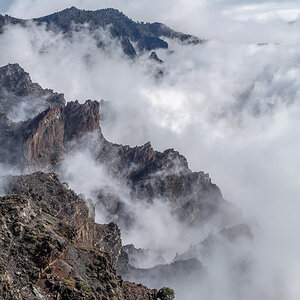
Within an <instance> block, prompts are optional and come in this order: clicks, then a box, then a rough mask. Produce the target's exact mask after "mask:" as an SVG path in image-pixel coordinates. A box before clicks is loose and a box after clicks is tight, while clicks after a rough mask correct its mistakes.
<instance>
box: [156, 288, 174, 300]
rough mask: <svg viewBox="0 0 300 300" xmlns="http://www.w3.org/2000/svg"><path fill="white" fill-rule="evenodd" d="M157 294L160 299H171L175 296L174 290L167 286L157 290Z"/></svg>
mask: <svg viewBox="0 0 300 300" xmlns="http://www.w3.org/2000/svg"><path fill="white" fill-rule="evenodd" d="M157 296H158V299H160V300H173V299H174V298H175V292H174V291H173V290H172V289H170V288H168V287H163V288H161V289H160V290H159V291H158V294H157Z"/></svg>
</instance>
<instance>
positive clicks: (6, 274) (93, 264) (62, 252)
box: [0, 173, 158, 300]
mask: <svg viewBox="0 0 300 300" xmlns="http://www.w3.org/2000/svg"><path fill="white" fill-rule="evenodd" d="M5 191H6V193H7V196H5V197H1V198H0V214H1V231H0V237H1V239H0V248H1V253H0V291H1V299H102V300H103V299H132V300H133V299H149V300H150V299H157V298H158V292H157V291H156V290H150V289H148V288H146V287H144V286H142V285H140V284H139V285H137V284H134V283H131V282H126V281H123V280H122V278H121V277H120V276H117V275H116V270H115V262H114V256H113V255H111V254H112V252H114V250H116V249H114V248H113V247H112V245H113V244H114V242H115V243H117V244H118V243H119V245H120V239H119V231H118V230H117V231H116V232H115V226H114V225H113V224H109V225H99V224H96V223H95V222H94V219H93V218H91V217H90V216H89V209H88V207H87V206H86V204H85V202H84V200H82V199H80V198H79V197H78V196H77V195H76V194H75V193H74V192H73V191H71V190H68V189H66V188H65V187H64V185H63V184H61V183H60V182H59V180H58V179H57V177H56V175H55V174H44V173H34V174H31V175H25V176H16V177H9V178H7V185H6V190H5ZM114 239H117V240H116V241H115V240H114ZM116 247H117V248H118V245H116ZM108 249H109V251H107V250H108Z"/></svg>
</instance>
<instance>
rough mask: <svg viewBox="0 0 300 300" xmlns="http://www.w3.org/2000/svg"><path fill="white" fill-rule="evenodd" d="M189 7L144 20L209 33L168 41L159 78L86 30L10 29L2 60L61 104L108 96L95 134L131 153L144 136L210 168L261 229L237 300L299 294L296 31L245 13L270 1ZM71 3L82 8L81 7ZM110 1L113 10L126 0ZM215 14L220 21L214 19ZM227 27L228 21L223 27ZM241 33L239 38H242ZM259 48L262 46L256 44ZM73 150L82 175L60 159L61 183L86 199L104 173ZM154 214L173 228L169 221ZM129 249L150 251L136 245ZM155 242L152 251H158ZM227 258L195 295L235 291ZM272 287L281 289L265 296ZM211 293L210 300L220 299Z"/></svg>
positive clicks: (49, 5) (17, 10)
mask: <svg viewBox="0 0 300 300" xmlns="http://www.w3.org/2000/svg"><path fill="white" fill-rule="evenodd" d="M69 2H70V1H65V2H64V1H62V2H54V5H55V6H53V1H51V2H50V1H49V2H47V1H43V6H42V5H41V3H42V2H39V1H34V2H28V1H22V2H21V1H20V2H14V3H13V5H12V6H11V7H10V10H9V12H14V14H16V15H19V16H24V17H26V13H25V12H26V11H28V10H26V7H27V6H26V5H29V4H30V5H32V7H34V9H36V11H33V12H32V14H40V13H48V12H50V10H53V8H54V9H55V10H58V9H61V8H64V7H65V6H66V5H67V6H70V5H69ZM72 2H73V1H72ZM74 2H76V1H74ZM22 3H23V4H22ZM101 3H102V2H101ZM133 3H134V2H133ZM195 3H196V2H192V1H191V3H190V5H186V6H187V7H188V9H187V10H185V9H183V2H181V1H177V2H176V4H173V6H172V9H171V12H170V16H169V17H168V18H167V17H166V14H167V13H166V12H167V6H168V5H169V6H170V3H169V2H167V4H161V5H162V7H161V8H160V10H159V13H157V10H155V11H154V9H153V8H152V9H150V10H149V11H148V10H147V11H148V14H149V15H148V16H147V15H146V19H149V20H152V18H154V17H157V16H161V17H160V20H163V21H168V20H169V21H170V25H172V24H175V25H176V29H180V30H182V31H184V30H186V29H187V28H189V27H190V28H193V30H192V33H202V32H204V31H205V30H206V29H207V36H210V37H215V39H213V40H211V41H209V42H208V43H206V44H205V45H199V46H183V45H180V44H178V43H175V42H172V41H170V49H171V50H174V53H172V54H170V53H169V51H165V50H161V51H158V55H159V57H160V58H162V59H163V60H164V67H163V68H164V74H165V75H164V77H162V78H160V79H157V78H155V76H153V73H154V72H155V69H156V68H157V66H156V65H155V64H154V63H152V62H150V61H148V59H147V57H148V55H149V53H147V54H145V55H143V56H141V57H140V58H139V59H138V60H137V61H136V62H132V61H131V60H129V59H127V58H126V57H124V56H123V54H122V51H121V48H120V46H119V44H118V41H115V40H112V39H111V38H110V36H109V34H108V33H107V32H106V31H105V30H99V31H98V32H97V34H99V35H101V36H102V39H103V40H105V41H106V44H107V48H106V49H107V50H106V51H99V49H98V48H97V46H96V42H95V40H94V39H93V37H92V36H91V35H90V34H89V32H88V31H87V30H82V31H80V32H76V33H74V35H73V37H72V38H71V40H70V39H66V38H65V37H64V36H63V35H54V34H53V33H51V32H46V31H45V28H44V27H36V26H35V25H33V24H32V25H31V26H30V27H29V28H28V29H24V28H20V27H8V28H7V30H6V31H5V32H4V34H3V35H1V36H0V44H1V55H0V64H1V65H5V64H7V63H9V62H18V63H20V65H21V66H22V67H24V68H25V70H26V71H28V72H29V73H30V74H31V77H32V79H33V80H34V81H36V82H39V83H40V84H41V85H42V86H43V87H49V88H52V89H54V90H56V91H58V92H64V93H65V95H66V98H67V100H75V99H78V100H79V101H81V102H83V101H84V100H85V99H86V98H91V99H97V100H100V99H101V98H104V99H105V100H110V101H111V105H112V108H113V113H114V116H115V117H114V118H113V119H112V121H106V122H105V123H104V124H103V128H102V129H103V132H104V135H105V136H106V137H107V139H108V140H111V141H114V142H118V143H123V144H130V145H133V146H134V145H136V144H142V143H145V142H147V141H148V140H151V142H152V144H153V146H154V148H156V149H159V150H162V149H165V148H169V147H174V148H175V149H176V150H180V152H181V153H182V154H184V155H185V156H186V157H187V159H188V161H189V162H190V167H191V168H192V169H194V170H205V171H208V172H209V173H210V174H211V176H212V178H213V181H214V182H216V183H217V184H218V185H219V186H220V187H221V189H222V191H223V194H224V196H225V198H227V199H229V200H230V201H232V202H234V203H236V204H237V205H238V206H239V207H241V208H242V209H243V211H244V214H245V215H246V216H249V217H251V216H254V217H255V218H256V219H257V221H258V223H259V225H260V228H261V231H260V233H259V234H258V235H257V248H256V249H255V251H254V252H255V253H258V254H259V255H256V259H257V265H256V267H257V269H256V270H255V272H254V275H255V276H256V277H255V276H254V277H255V278H256V279H257V280H256V281H255V284H254V285H250V287H252V288H251V289H246V290H244V291H247V292H249V293H250V294H249V295H247V296H245V298H244V299H253V298H255V297H254V296H253V294H251V291H255V289H256V290H259V291H261V293H259V295H260V296H261V298H260V299H276V298H275V296H277V299H282V298H284V299H288V300H294V299H298V298H299V295H300V290H299V287H298V278H299V274H300V264H299V259H298V253H299V250H300V249H299V245H300V241H299V238H298V236H299V234H298V231H299V228H300V222H299V218H298V211H299V208H300V207H299V206H300V203H299V200H298V199H299V196H300V190H299V165H300V155H299V146H300V145H299V138H298V133H299V128H300V124H299V113H300V106H299V88H300V82H299V78H300V76H299V75H300V74H299V73H300V65H299V62H300V59H299V58H300V57H299V50H298V49H299V40H298V39H297V35H299V28H298V27H297V25H295V26H293V27H291V25H287V24H286V23H285V20H284V21H283V20H282V19H285V18H282V17H281V16H279V17H278V16H277V15H276V18H275V17H273V14H272V16H271V17H270V16H267V17H266V18H260V17H259V18H258V17H257V16H255V17H254V18H253V11H254V10H255V9H254V8H255V6H254V5H257V7H259V9H258V10H260V11H261V12H263V9H265V11H269V8H270V7H271V6H272V7H273V8H275V6H274V5H275V4H274V3H273V2H269V1H268V2H265V4H264V5H265V8H263V6H261V5H258V4H252V3H250V4H249V3H247V2H245V1H244V2H243V3H242V5H244V9H242V6H239V9H237V10H234V9H231V8H232V7H234V5H236V2H232V3H229V4H228V3H227V4H226V3H223V2H216V3H215V5H220V6H221V7H220V9H219V11H218V13H217V15H214V18H211V17H212V16H213V15H211V13H212V12H211V11H210V10H209V8H211V7H213V6H210V5H208V4H207V3H206V2H198V4H195ZM72 4H75V5H78V6H79V7H81V6H80V2H79V1H78V3H72ZM105 4H106V3H105V2H103V5H105ZM117 4H118V7H120V8H121V9H122V5H125V2H118V3H117V2H116V5H117ZM127 4H128V3H127ZM93 5H96V3H94V4H93V2H92V1H91V2H90V6H89V7H88V5H86V6H85V7H86V8H96V7H95V6H93ZM97 5H99V2H98V1H97ZM135 5H136V6H134V5H133V4H132V7H131V5H129V6H128V7H127V11H128V12H130V11H131V12H132V15H133V16H134V17H139V19H142V18H143V15H142V14H141V8H142V7H143V8H144V9H145V8H147V7H148V6H147V5H149V2H147V1H142V2H140V4H137V3H135ZM194 5H195V6H194ZM286 5H288V3H286V4H285V6H280V9H281V11H283V10H285V9H287V10H288V8H285V7H286ZM109 6H112V4H110V5H109ZM41 7H42V8H43V9H44V10H43V11H41V10H40V9H41ZM228 7H229V8H228ZM247 7H248V8H247ZM251 7H252V8H253V9H251ZM268 7H269V8H268ZM290 7H294V8H295V10H297V5H296V3H295V2H290ZM97 8H98V7H97ZM124 8H125V6H124ZM191 8H195V11H196V12H199V11H203V14H204V12H205V13H206V12H207V15H206V18H205V17H204V20H203V24H204V25H205V26H206V25H207V24H212V26H211V27H205V26H204V25H203V24H202V23H201V22H202V20H200V21H198V20H197V17H196V15H195V13H194V11H193V10H192V9H191ZM155 9H156V8H155ZM280 9H279V10H280ZM145 10H146V9H145ZM258 10H257V9H256V12H257V11H258ZM127 11H126V10H125V12H127ZM224 11H225V14H224V13H222V14H221V15H222V18H221V19H218V16H219V13H220V12H224ZM226 11H227V13H226ZM152 12H153V14H152V15H151V13H152ZM181 12H182V14H181ZM241 12H242V14H240V13H241ZM243 14H244V15H245V16H246V17H245V16H242V15H243ZM228 15H229V16H230V18H229V17H228ZM237 15H239V16H238V17H237ZM27 16H28V17H29V15H27ZM183 16H185V17H186V16H189V18H190V19H191V21H189V20H188V21H187V22H186V23H187V24H186V25H185V26H182V27H180V26H181V25H182V24H183V20H182V18H183ZM247 16H248V17H247ZM293 18H294V16H293ZM207 19H210V22H209V23H207ZM232 24H235V25H234V27H233V28H232V27H231V25H232ZM168 25H169V23H168ZM201 26H203V27H201ZM262 29H263V30H262ZM245 32H247V33H248V34H249V36H247V37H245ZM265 41H267V42H272V43H269V44H268V45H257V43H258V42H265ZM277 42H280V44H277ZM116 87H117V88H116ZM78 155H79V156H78V157H76V156H75V158H74V159H75V160H76V161H82V162H84V163H86V162H89V163H90V162H91V164H87V165H86V166H85V167H86V168H87V169H82V166H81V165H79V167H78V169H76V168H75V165H74V164H72V161H71V162H69V164H68V161H66V164H67V165H66V170H67V171H69V173H67V175H68V176H69V177H70V178H71V177H72V176H73V177H74V175H75V178H74V179H73V180H72V179H70V182H71V184H73V186H71V187H73V188H74V189H75V190H76V192H79V193H80V192H81V193H85V194H86V196H87V197H93V194H92V193H91V191H93V189H94V186H95V185H98V181H100V180H101V179H103V178H107V174H106V173H103V172H104V171H103V170H102V169H101V166H95V165H94V162H93V161H92V158H90V157H89V154H88V153H84V154H82V153H79V154H78ZM80 155H83V156H80ZM70 159H71V158H70ZM72 159H73V158H72ZM78 170H80V172H82V173H81V174H85V173H84V172H83V171H86V170H87V171H86V172H87V173H89V174H93V176H92V177H93V178H94V179H95V182H91V181H89V182H85V184H84V185H82V182H83V181H82V180H80V181H79V182H77V181H76V180H78V179H79V178H77V177H76V174H79V173H80V172H79V171H78ZM91 171H92V173H91ZM86 184H88V185H86ZM107 184H109V182H108V183H107ZM160 205H161V204H160V203H158V204H157V206H154V207H153V208H150V209H149V211H147V212H146V218H145V219H146V220H148V221H149V222H145V223H142V224H140V225H141V226H139V228H140V230H138V231H136V232H135V233H134V234H135V235H132V232H131V233H130V234H129V233H128V236H126V235H125V240H126V241H128V242H131V241H133V242H136V241H139V240H141V236H143V235H144V234H145V232H150V229H153V226H154V225H156V226H158V228H163V227H166V224H164V223H160V222H159V221H161V219H160V218H158V220H157V221H155V222H154V223H152V222H151V221H153V220H151V216H153V215H155V214H156V215H157V214H158V212H159V211H161V210H162V209H161V206H160ZM148 212H149V214H148ZM164 217H165V218H166V220H168V222H167V223H168V224H172V222H173V220H172V219H170V216H169V215H167V216H164ZM153 224H154V225H153ZM173 227H175V228H176V225H174V226H173ZM155 228H157V227H155ZM158 231H159V229H157V232H158ZM180 233H181V232H180V230H178V231H177V230H175V231H174V232H173V231H172V232H171V234H172V237H171V238H169V239H166V235H167V234H168V231H165V232H162V235H161V237H160V240H159V241H163V240H166V241H168V242H169V241H170V245H169V246H168V247H169V248H172V246H173V245H174V244H176V243H177V242H178V241H179V240H180V236H181V235H180ZM125 234H126V233H125ZM201 234H202V235H204V233H203V232H202V233H199V239H198V241H200V240H201V239H202V238H203V237H204V236H205V235H204V236H201ZM130 236H131V238H132V240H130ZM193 238H194V236H193ZM143 242H144V244H143ZM138 246H143V247H149V246H151V245H149V244H147V243H146V241H142V243H141V245H138ZM153 246H154V247H155V248H156V249H157V248H159V246H160V245H153ZM164 246H166V247H167V245H164ZM186 246H187V247H188V246H189V245H188V242H186ZM156 249H155V250H156ZM241 249H242V250H244V249H243V248H242V247H241ZM249 255H250V254H249ZM169 256H170V257H171V255H169ZM226 258H227V256H225V257H223V256H222V255H216V256H215V259H216V260H214V261H213V262H212V263H211V265H210V266H211V267H212V270H213V271H214V272H212V278H211V279H209V280H208V282H207V285H206V286H207V287H211V288H209V289H208V290H205V289H204V290H203V293H204V295H205V293H206V292H207V293H209V291H211V290H213V288H214V284H216V283H217V284H218V287H219V288H220V290H221V291H224V295H226V296H227V298H228V299H231V300H232V299H235V298H234V297H236V298H238V296H240V295H234V296H233V295H232V293H231V290H232V289H234V287H232V286H231V285H230V283H231V281H230V282H227V281H226V280H225V281H224V280H222V278H227V277H226V276H227V275H228V273H227V272H229V271H231V269H230V268H228V267H222V268H220V265H222V266H223V264H226ZM274 274H275V275H276V276H273V275H274ZM258 275H259V276H258ZM279 275H280V276H279ZM276 286H277V287H278V289H282V291H278V290H277V289H275V287H276ZM282 293H283V294H282ZM219 295H220V294H215V295H212V296H211V297H212V299H218V297H219ZM255 296H257V295H255ZM224 297H225V296H224ZM251 297H252V298H251ZM188 299H190V296H189V298H188ZM256 299H258V298H256Z"/></svg>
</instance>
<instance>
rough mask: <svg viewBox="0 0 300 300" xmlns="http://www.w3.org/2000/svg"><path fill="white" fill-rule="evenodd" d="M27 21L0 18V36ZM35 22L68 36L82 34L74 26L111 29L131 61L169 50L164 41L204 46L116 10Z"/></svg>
mask: <svg viewBox="0 0 300 300" xmlns="http://www.w3.org/2000/svg"><path fill="white" fill-rule="evenodd" d="M28 21H29V20H23V19H17V18H13V17H10V16H8V15H5V16H3V15H0V33H1V32H3V30H4V27H5V25H7V24H10V23H11V24H13V25H16V24H19V25H22V26H26V24H27V22H28ZM32 21H33V22H34V23H36V24H37V25H42V24H46V27H47V30H52V31H62V32H63V33H65V34H71V33H72V31H73V30H75V31H76V30H80V29H78V28H77V29H76V28H74V26H73V25H74V24H77V25H83V24H89V30H90V31H93V30H95V29H97V28H108V30H109V32H110V34H111V36H112V37H113V38H117V39H118V40H120V42H121V45H122V48H123V51H124V53H125V54H127V55H128V56H130V57H135V56H136V55H137V53H138V52H141V51H145V50H146V51H151V50H155V49H167V48H168V43H167V42H166V41H164V40H163V39H162V38H161V37H167V38H171V39H177V40H179V41H180V42H185V43H190V44H199V43H203V42H204V40H202V39H199V38H197V37H195V36H192V35H188V34H184V33H181V32H176V31H174V30H172V29H171V28H169V27H167V26H166V25H164V24H162V23H158V22H155V23H144V22H134V21H133V20H132V19H130V18H128V17H127V16H126V15H124V14H123V13H122V12H120V11H119V10H117V9H114V8H105V9H99V10H94V11H92V10H82V9H78V8H76V7H74V6H73V7H71V8H67V9H64V10H62V11H59V12H56V13H53V14H50V15H47V16H43V17H40V18H33V19H32ZM96 39H97V38H96ZM97 42H98V44H99V45H101V44H102V43H101V40H97ZM135 43H136V44H137V46H136V47H135V46H134V44H135Z"/></svg>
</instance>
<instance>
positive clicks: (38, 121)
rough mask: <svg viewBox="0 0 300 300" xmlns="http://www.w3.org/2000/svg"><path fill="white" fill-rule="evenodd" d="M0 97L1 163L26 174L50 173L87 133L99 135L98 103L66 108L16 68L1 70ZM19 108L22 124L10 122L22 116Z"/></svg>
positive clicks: (59, 97)
mask: <svg viewBox="0 0 300 300" xmlns="http://www.w3.org/2000/svg"><path fill="white" fill-rule="evenodd" d="M0 93H1V95H0V126H1V133H0V142H1V151H0V162H2V163H6V164H10V165H15V166H17V167H19V168H20V169H27V170H41V169H47V168H48V169H51V168H52V169H53V168H54V167H55V166H56V165H57V164H58V163H59V162H60V161H61V159H62V158H63V157H64V155H65V153H67V151H68V149H69V148H71V147H74V144H76V141H78V140H79V139H80V138H82V137H83V136H84V135H85V134H86V133H93V132H97V133H99V134H101V131H100V127H99V122H100V115H99V109H100V106H99V103H98V102H96V101H91V100H88V101H86V102H85V103H84V104H79V103H78V101H75V102H69V103H68V104H67V105H65V99H64V97H63V95H62V94H57V93H54V92H53V91H52V90H48V89H46V90H44V89H42V88H41V87H40V86H39V85H38V84H37V83H32V81H31V79H30V77H29V75H28V73H26V72H25V71H24V70H23V69H22V68H21V67H20V66H19V65H18V64H13V65H7V66H5V67H2V68H0ZM20 102H21V108H20V105H19V104H20ZM22 105H24V107H26V109H27V113H26V114H25V115H26V116H25V120H24V121H22V122H13V121H14V119H13V118H12V119H10V118H11V116H12V112H13V111H14V112H15V114H16V115H18V114H22V113H24V111H23V110H22ZM29 110H30V111H29ZM31 117H32V118H31Z"/></svg>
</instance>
